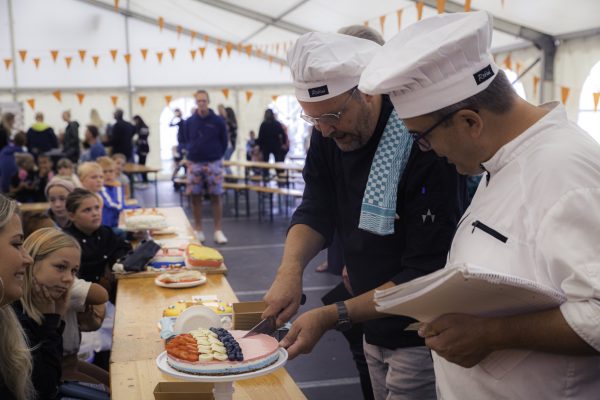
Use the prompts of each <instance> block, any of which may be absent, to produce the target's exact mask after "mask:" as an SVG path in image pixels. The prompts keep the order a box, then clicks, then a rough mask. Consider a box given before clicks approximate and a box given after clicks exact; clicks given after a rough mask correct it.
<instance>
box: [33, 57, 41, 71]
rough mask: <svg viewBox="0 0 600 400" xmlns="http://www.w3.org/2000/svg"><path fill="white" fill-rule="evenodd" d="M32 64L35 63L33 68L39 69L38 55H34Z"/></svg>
mask: <svg viewBox="0 0 600 400" xmlns="http://www.w3.org/2000/svg"><path fill="white" fill-rule="evenodd" d="M33 64H34V65H35V69H40V58H39V57H35V58H34V59H33Z"/></svg>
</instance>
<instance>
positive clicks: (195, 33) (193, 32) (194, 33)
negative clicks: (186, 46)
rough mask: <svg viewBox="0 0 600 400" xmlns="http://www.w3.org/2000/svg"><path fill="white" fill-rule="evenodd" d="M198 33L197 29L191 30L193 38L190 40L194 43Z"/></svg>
mask: <svg viewBox="0 0 600 400" xmlns="http://www.w3.org/2000/svg"><path fill="white" fill-rule="evenodd" d="M197 34H198V33H197V32H196V31H190V39H191V40H190V41H191V42H192V43H194V39H196V35H197Z"/></svg>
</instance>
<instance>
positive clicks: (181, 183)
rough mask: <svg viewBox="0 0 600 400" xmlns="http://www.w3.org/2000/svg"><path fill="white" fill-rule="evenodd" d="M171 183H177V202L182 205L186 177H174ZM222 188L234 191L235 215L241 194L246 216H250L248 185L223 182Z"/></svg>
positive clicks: (237, 213)
mask: <svg viewBox="0 0 600 400" xmlns="http://www.w3.org/2000/svg"><path fill="white" fill-rule="evenodd" d="M173 183H175V184H177V186H178V190H179V204H180V205H181V207H183V198H184V197H186V196H187V195H186V194H185V191H186V188H187V179H186V178H175V179H173ZM223 189H225V190H226V191H227V190H233V193H234V197H233V199H234V204H235V217H236V218H237V217H238V216H239V196H240V195H242V196H244V197H245V198H246V217H249V216H250V198H249V195H248V185H246V184H244V183H233V182H223Z"/></svg>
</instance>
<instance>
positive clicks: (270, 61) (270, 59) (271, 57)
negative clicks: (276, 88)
mask: <svg viewBox="0 0 600 400" xmlns="http://www.w3.org/2000/svg"><path fill="white" fill-rule="evenodd" d="M271 64H273V56H269V67H270V66H271Z"/></svg>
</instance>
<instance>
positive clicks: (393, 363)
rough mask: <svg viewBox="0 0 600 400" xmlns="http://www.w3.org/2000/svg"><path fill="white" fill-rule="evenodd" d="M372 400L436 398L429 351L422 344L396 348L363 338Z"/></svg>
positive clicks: (426, 399) (421, 399)
mask: <svg viewBox="0 0 600 400" xmlns="http://www.w3.org/2000/svg"><path fill="white" fill-rule="evenodd" d="M363 345H364V351H365V357H366V358H367V364H368V366H369V375H370V376H371V383H372V384H373V394H374V395H375V400H409V399H410V400H429V399H431V400H435V399H436V398H437V397H436V392H435V374H434V372H433V361H432V359H431V351H430V350H429V348H427V347H425V346H419V347H406V348H401V349H396V350H390V349H386V348H385V347H379V346H374V345H372V344H368V343H367V342H366V341H364V339H363Z"/></svg>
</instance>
